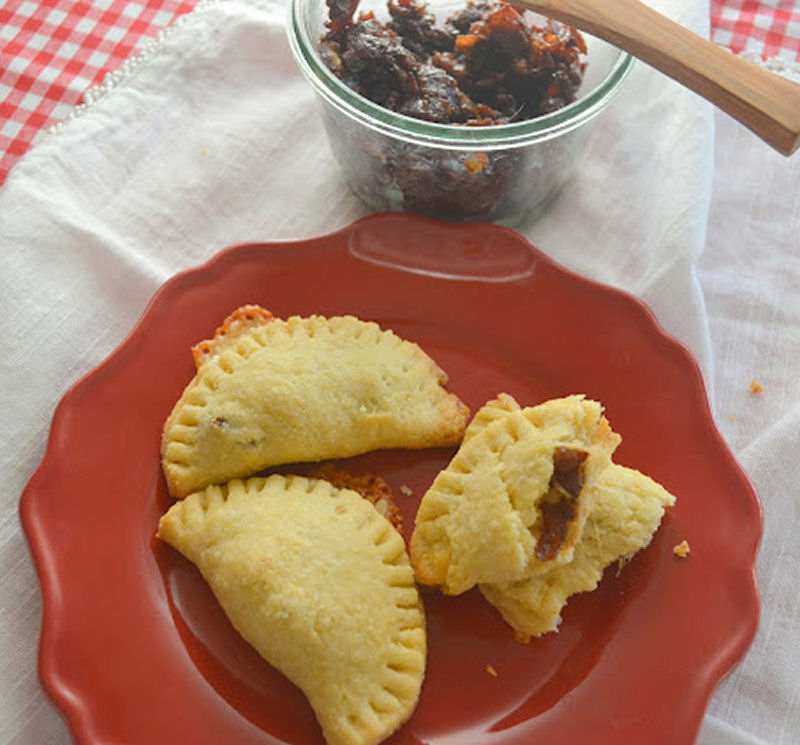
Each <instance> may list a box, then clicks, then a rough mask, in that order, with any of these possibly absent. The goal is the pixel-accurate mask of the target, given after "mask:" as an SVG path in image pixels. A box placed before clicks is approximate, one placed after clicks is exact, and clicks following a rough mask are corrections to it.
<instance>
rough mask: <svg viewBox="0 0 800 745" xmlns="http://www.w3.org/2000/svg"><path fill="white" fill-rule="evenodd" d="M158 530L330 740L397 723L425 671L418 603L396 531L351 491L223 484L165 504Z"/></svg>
mask: <svg viewBox="0 0 800 745" xmlns="http://www.w3.org/2000/svg"><path fill="white" fill-rule="evenodd" d="M158 537H159V538H161V539H162V540H164V541H166V542H167V543H169V544H170V545H172V546H173V547H174V548H176V549H177V550H178V551H180V552H181V553H182V554H184V555H185V556H186V557H187V558H188V559H190V560H191V561H192V562H193V563H194V564H196V565H197V567H198V568H199V569H200V571H201V573H202V574H203V576H204V577H205V579H206V581H207V582H208V583H209V585H210V586H211V589H212V590H213V592H214V594H215V596H216V597H217V599H218V600H219V602H220V605H221V606H222V608H223V609H224V611H225V613H226V614H227V616H228V618H229V619H230V620H231V623H232V624H233V626H234V627H235V628H236V629H237V631H238V632H239V633H240V634H241V635H242V636H243V637H244V638H245V639H246V640H247V641H248V642H249V643H250V644H252V645H253V647H254V648H255V649H256V650H257V651H258V652H259V654H261V655H262V656H263V657H264V658H265V659H266V660H267V661H269V662H270V663H271V664H272V665H273V666H274V667H276V668H277V669H278V670H280V671H281V672H282V673H283V674H284V675H286V677H287V678H289V679H290V680H291V681H292V682H294V683H295V684H296V685H297V686H298V687H299V688H300V689H301V690H302V691H303V692H304V693H305V695H306V696H307V698H308V700H309V702H310V704H311V706H312V708H313V709H314V712H315V714H316V716H317V719H318V721H319V723H320V726H321V727H322V732H323V734H324V736H325V738H326V740H327V741H328V743H329V744H330V745H371V744H372V743H377V742H379V741H380V740H383V739H384V738H385V737H388V736H389V735H390V734H391V733H392V732H393V731H394V730H396V729H397V728H398V727H399V726H400V725H401V724H402V723H403V722H405V721H406V719H408V717H409V716H410V714H411V712H412V711H413V709H414V707H415V706H416V702H417V698H418V696H419V692H420V687H421V685H422V679H423V676H424V671H425V657H426V633H425V619H424V613H423V607H422V603H421V601H420V597H419V594H418V592H417V588H416V585H415V584H414V575H413V571H412V569H411V566H410V564H409V561H408V557H407V554H406V551H405V543H404V541H403V538H402V537H401V536H400V534H399V533H398V532H397V531H396V530H395V529H394V528H393V527H392V526H391V524H390V523H389V522H388V521H387V520H386V519H385V518H384V517H382V516H381V515H380V514H378V512H377V511H376V510H375V508H374V507H373V506H372V505H371V504H370V503H369V502H367V501H366V500H365V499H363V498H362V497H361V496H359V495H358V494H357V493H356V492H354V491H351V490H349V489H337V488H335V487H334V486H332V485H331V484H329V483H328V482H327V481H322V480H319V479H306V478H302V477H299V476H289V477H284V476H279V475H273V476H270V477H269V478H266V479H264V478H253V479H249V480H247V481H239V480H235V481H232V482H231V483H229V484H228V485H227V486H211V487H208V488H207V489H205V490H204V491H202V492H197V493H194V494H192V495H190V496H189V497H187V498H186V499H185V500H183V501H181V502H177V503H176V504H174V505H173V506H172V508H170V510H169V511H168V512H167V513H166V514H165V515H164V516H163V517H162V518H161V521H160V524H159V528H158Z"/></svg>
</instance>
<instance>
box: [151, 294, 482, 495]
mask: <svg viewBox="0 0 800 745" xmlns="http://www.w3.org/2000/svg"><path fill="white" fill-rule="evenodd" d="M254 308H257V306H247V307H246V309H245V310H247V312H246V313H240V314H239V315H238V316H237V314H236V313H235V314H233V316H232V317H235V318H234V320H233V322H231V323H228V322H227V321H226V323H225V324H223V326H222V327H221V328H220V330H219V331H218V338H217V337H215V340H214V341H212V342H205V343H202V344H200V345H197V346H196V347H195V349H194V354H195V359H196V362H197V365H198V370H197V374H196V375H195V377H194V379H193V380H192V381H191V382H190V383H189V385H188V386H187V388H186V389H185V391H184V392H183V395H182V396H181V397H180V400H179V401H178V402H177V403H176V405H175V407H174V409H173V411H172V413H171V414H170V415H169V417H168V419H167V421H166V423H165V425H164V431H163V436H162V443H161V456H162V464H163V468H164V473H165V475H166V479H167V485H168V488H169V491H170V494H172V495H173V496H175V497H178V498H181V497H184V496H186V495H187V494H189V493H191V492H193V491H197V490H199V489H202V488H204V487H206V486H208V485H210V484H220V483H225V482H227V481H229V480H230V479H232V478H243V477H247V476H250V475H253V474H255V473H258V472H259V471H262V470H264V469H266V468H268V467H270V466H275V465H279V464H284V463H294V462H300V461H303V462H308V461H319V460H325V459H331V458H344V457H348V456H353V455H358V454H360V453H365V452H367V451H370V450H376V449H380V448H395V447H396V448H425V447H434V446H444V445H455V444H457V443H459V442H460V441H461V438H462V436H463V433H464V428H465V426H466V423H467V419H468V416H469V411H468V409H467V407H466V406H465V405H464V404H463V403H462V402H461V401H460V400H459V399H458V397H457V396H455V395H454V394H452V393H449V392H448V391H447V390H445V388H444V385H445V383H446V382H447V375H446V374H445V373H444V371H443V370H442V369H441V368H440V367H438V365H437V364H436V363H435V362H434V361H433V360H432V359H431V358H430V357H429V356H428V355H427V354H426V353H425V352H423V351H422V349H421V348H420V347H419V346H417V345H416V344H414V343H412V342H410V341H405V340H403V339H401V338H400V337H398V336H397V335H396V334H394V333H393V332H392V331H384V330H381V329H380V328H379V327H378V325H377V324H375V323H372V322H365V321H361V320H359V319H357V318H354V317H352V316H340V317H333V318H324V317H322V316H311V317H309V318H300V317H292V318H289V319H288V320H281V319H277V318H273V317H272V316H271V314H269V313H268V312H266V311H261V313H260V314H259V313H257V312H255V311H254V310H253V309H254ZM248 309H249V310H248ZM258 310H260V309H258ZM240 316H241V317H240Z"/></svg>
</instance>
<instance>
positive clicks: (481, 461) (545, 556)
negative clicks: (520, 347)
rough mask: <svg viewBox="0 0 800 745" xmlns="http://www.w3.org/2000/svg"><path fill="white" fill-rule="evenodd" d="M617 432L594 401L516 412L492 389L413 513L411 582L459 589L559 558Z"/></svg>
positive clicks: (578, 526)
mask: <svg viewBox="0 0 800 745" xmlns="http://www.w3.org/2000/svg"><path fill="white" fill-rule="evenodd" d="M619 441H620V438H619V436H618V435H616V434H615V433H614V432H612V430H611V428H610V426H609V425H608V422H607V420H606V419H605V417H603V415H602V407H601V405H600V404H599V403H597V402H596V401H590V400H587V399H585V398H584V397H583V396H580V395H575V396H568V397H566V398H560V399H553V400H551V401H546V402H545V403H543V404H540V405H539V406H533V407H529V408H524V409H520V408H519V406H518V405H517V404H516V402H515V401H514V400H513V399H512V398H511V397H510V396H506V395H501V396H500V397H498V398H497V399H496V400H494V401H490V402H488V403H487V404H486V405H485V406H484V407H483V408H482V409H481V410H480V411H478V413H477V414H476V416H475V419H474V420H473V421H472V423H471V424H470V425H469V427H468V429H467V434H466V436H465V438H464V441H463V442H462V444H461V447H460V448H459V450H458V452H457V453H456V455H455V457H454V458H453V459H452V461H451V462H450V464H449V465H448V466H447V468H446V469H444V470H443V471H442V472H440V473H439V474H438V476H437V477H436V479H435V480H434V482H433V484H432V485H431V487H430V488H429V489H428V491H427V492H426V493H425V495H424V496H423V498H422V501H421V503H420V506H419V510H418V512H417V516H416V521H415V527H414V533H413V535H412V537H411V543H410V553H411V562H412V565H413V566H414V570H415V572H416V576H417V579H418V580H419V581H420V582H422V583H424V584H430V585H438V586H440V587H441V589H442V590H443V591H444V592H445V593H448V594H459V593H461V592H464V591H466V590H468V589H470V588H471V587H473V586H474V585H476V584H479V583H484V582H513V581H516V580H519V579H523V578H525V577H528V576H530V575H532V574H535V573H541V572H545V571H547V570H548V569H550V568H551V567H553V566H557V565H559V564H563V563H565V562H568V561H570V560H571V558H572V552H573V550H574V546H575V543H576V541H577V540H578V537H579V536H580V533H581V530H582V529H583V524H584V522H585V519H586V515H587V513H588V509H589V506H590V493H591V492H590V490H589V489H588V488H587V487H588V486H590V485H591V483H592V481H593V479H594V478H595V476H596V475H597V473H599V472H600V471H602V470H603V469H605V468H606V467H607V466H608V465H609V463H610V462H611V453H612V452H613V450H614V448H616V446H617V445H618V443H619Z"/></svg>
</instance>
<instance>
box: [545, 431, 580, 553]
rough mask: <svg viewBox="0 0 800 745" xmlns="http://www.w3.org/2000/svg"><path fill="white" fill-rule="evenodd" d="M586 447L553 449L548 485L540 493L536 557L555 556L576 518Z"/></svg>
mask: <svg viewBox="0 0 800 745" xmlns="http://www.w3.org/2000/svg"><path fill="white" fill-rule="evenodd" d="M587 456H588V453H587V452H586V451H585V450H575V449H572V448H566V447H558V448H556V450H555V452H554V453H553V475H552V476H551V477H550V488H549V489H548V491H547V494H545V495H544V497H542V501H541V506H540V510H541V513H542V533H541V535H540V536H539V540H538V541H537V542H536V558H537V559H539V561H549V560H550V559H555V558H556V556H557V555H558V552H559V550H560V549H561V547H562V546H563V545H564V541H565V540H566V538H567V530H568V528H569V524H570V523H571V522H572V521H573V520H574V519H575V515H576V505H577V501H578V497H579V496H580V493H581V489H583V481H584V478H583V463H584V461H585V460H586V458H587Z"/></svg>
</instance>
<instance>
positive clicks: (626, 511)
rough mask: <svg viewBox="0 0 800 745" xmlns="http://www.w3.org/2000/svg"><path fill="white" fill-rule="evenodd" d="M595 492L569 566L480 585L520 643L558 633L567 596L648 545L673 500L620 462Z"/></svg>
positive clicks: (585, 589) (592, 584)
mask: <svg viewBox="0 0 800 745" xmlns="http://www.w3.org/2000/svg"><path fill="white" fill-rule="evenodd" d="M592 491H593V496H594V499H593V504H592V510H591V512H590V513H589V517H588V519H587V521H586V525H585V527H584V530H583V534H582V535H581V538H580V540H579V541H578V543H577V545H576V546H575V554H574V556H573V559H572V561H571V562H570V563H569V564H564V565H563V566H559V567H555V568H554V569H551V570H550V571H548V572H547V573H545V574H540V575H537V576H535V577H530V578H529V579H523V580H521V581H519V582H514V583H509V584H493V585H481V586H480V590H481V592H482V593H483V595H484V597H485V598H486V599H487V600H488V601H489V602H490V603H491V604H492V605H494V606H495V607H496V608H497V609H498V610H499V611H500V613H501V614H502V616H503V618H504V619H505V620H506V621H507V622H508V623H509V624H510V625H511V627H512V628H513V629H514V630H515V632H516V636H517V638H518V639H519V640H520V641H527V640H528V639H530V637H531V636H540V635H542V634H545V633H547V632H549V631H555V630H556V629H557V627H558V624H559V623H560V621H561V611H562V609H563V607H564V605H565V604H566V602H567V600H568V598H569V597H570V596H571V595H574V594H576V593H579V592H589V591H591V590H594V589H595V588H596V587H597V584H598V583H599V582H600V579H601V578H602V576H603V571H604V570H605V568H606V567H607V566H609V565H610V564H613V563H614V562H616V561H619V560H621V559H625V558H628V557H630V556H631V555H632V554H634V553H636V552H637V551H639V550H640V549H642V548H644V547H645V546H647V545H648V544H649V543H650V540H651V538H652V536H653V533H654V532H655V531H656V529H657V528H658V526H659V524H660V522H661V518H662V516H663V515H664V508H665V507H666V506H668V505H672V504H674V502H675V497H673V496H672V494H670V493H669V492H668V491H667V490H666V489H664V488H663V487H662V486H661V485H660V484H658V483H656V482H655V481H653V480H652V479H651V478H649V477H648V476H645V475H644V474H642V473H639V472H638V471H635V470H633V469H631V468H626V467H624V466H620V465H616V464H612V465H611V466H609V467H608V468H607V469H606V470H605V471H603V472H602V473H601V474H600V475H599V476H598V478H597V479H596V480H595V482H594V485H593V486H592Z"/></svg>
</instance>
